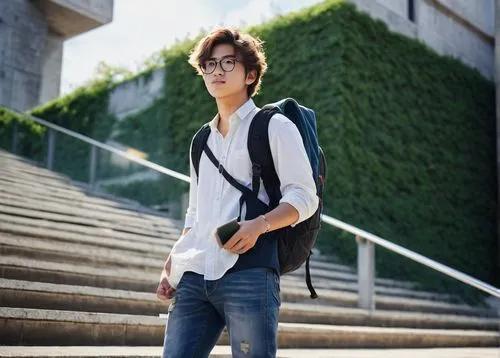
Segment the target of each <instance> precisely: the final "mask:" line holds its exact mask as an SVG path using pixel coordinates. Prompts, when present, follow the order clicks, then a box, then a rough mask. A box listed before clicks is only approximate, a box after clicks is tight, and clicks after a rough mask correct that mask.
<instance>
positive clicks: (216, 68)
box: [202, 44, 252, 98]
mask: <svg viewBox="0 0 500 358" xmlns="http://www.w3.org/2000/svg"><path fill="white" fill-rule="evenodd" d="M202 70H203V80H204V81H205V86H206V87H207V90H208V92H209V93H210V95H212V96H213V97H215V98H224V97H229V96H233V95H235V94H239V93H242V92H244V93H246V91H247V85H248V84H251V83H252V81H251V80H250V79H249V77H251V75H250V76H247V75H246V74H245V66H244V65H243V64H242V63H241V58H238V56H236V55H235V51H234V47H233V46H232V45H228V44H222V45H217V46H215V47H214V49H213V51H212V55H211V56H210V59H208V60H207V61H205V63H204V64H202ZM249 81H250V82H249ZM248 82H249V83H248Z"/></svg>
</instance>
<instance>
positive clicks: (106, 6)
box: [50, 0, 113, 24]
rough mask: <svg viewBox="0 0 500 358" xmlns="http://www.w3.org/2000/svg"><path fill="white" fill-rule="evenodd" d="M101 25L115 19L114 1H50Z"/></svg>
mask: <svg viewBox="0 0 500 358" xmlns="http://www.w3.org/2000/svg"><path fill="white" fill-rule="evenodd" d="M50 1H52V2H54V3H56V4H58V5H60V6H63V7H66V8H68V9H71V10H73V11H75V12H77V13H79V14H82V15H84V16H86V17H89V18H92V19H94V20H96V21H97V22H99V23H101V24H106V23H108V22H110V21H111V20H112V19H113V0H50Z"/></svg>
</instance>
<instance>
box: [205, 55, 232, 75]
mask: <svg viewBox="0 0 500 358" xmlns="http://www.w3.org/2000/svg"><path fill="white" fill-rule="evenodd" d="M236 62H241V61H238V60H237V59H236V58H235V57H232V56H229V57H222V58H221V59H220V60H219V61H217V60H215V59H213V58H211V59H209V60H206V61H204V62H202V63H200V68H201V71H202V72H203V73H204V74H206V75H209V74H211V73H213V72H214V71H215V69H216V68H217V65H218V64H219V63H220V68H222V71H224V72H231V71H232V70H234V67H236Z"/></svg>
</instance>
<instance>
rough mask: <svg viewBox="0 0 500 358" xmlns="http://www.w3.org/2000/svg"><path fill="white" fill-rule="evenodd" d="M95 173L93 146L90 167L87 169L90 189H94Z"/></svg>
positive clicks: (95, 156)
mask: <svg viewBox="0 0 500 358" xmlns="http://www.w3.org/2000/svg"><path fill="white" fill-rule="evenodd" d="M96 172H97V147H96V146H95V145H91V150H90V167H89V185H90V187H91V188H92V189H94V188H95V179H96Z"/></svg>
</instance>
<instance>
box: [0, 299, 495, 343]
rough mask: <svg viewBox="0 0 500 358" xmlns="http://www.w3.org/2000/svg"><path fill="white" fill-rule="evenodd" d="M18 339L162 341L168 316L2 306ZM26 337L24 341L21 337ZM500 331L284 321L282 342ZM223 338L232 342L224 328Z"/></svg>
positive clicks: (478, 339) (1, 314) (10, 339)
mask: <svg viewBox="0 0 500 358" xmlns="http://www.w3.org/2000/svg"><path fill="white" fill-rule="evenodd" d="M0 320H2V321H3V325H4V327H6V328H7V329H5V332H7V333H5V334H3V336H2V341H3V342H2V344H4V345H12V344H14V343H16V344H24V345H48V344H50V345H96V344H99V345H161V344H162V342H163V335H164V330H165V327H164V326H165V321H164V319H161V318H158V317H152V316H140V315H119V314H106V313H94V312H69V311H60V310H41V309H25V308H9V307H1V308H0ZM19 340H20V341H19ZM499 343H500V342H499V335H498V333H497V332H489V331H479V330H451V329H448V330H438V329H408V328H385V327H358V326H333V325H319V324H302V323H282V322H280V323H279V327H278V345H279V347H281V348H296V347H301V348H313V347H314V348H354V347H360V348H361V347H362V348H411V347H497V346H499ZM218 344H222V345H227V344H228V337H227V334H226V332H224V333H223V335H222V337H221V339H220V340H219V342H218Z"/></svg>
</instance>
